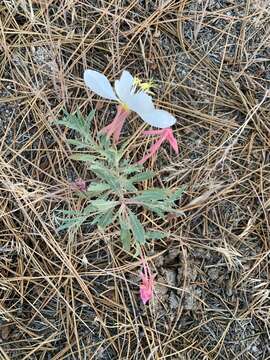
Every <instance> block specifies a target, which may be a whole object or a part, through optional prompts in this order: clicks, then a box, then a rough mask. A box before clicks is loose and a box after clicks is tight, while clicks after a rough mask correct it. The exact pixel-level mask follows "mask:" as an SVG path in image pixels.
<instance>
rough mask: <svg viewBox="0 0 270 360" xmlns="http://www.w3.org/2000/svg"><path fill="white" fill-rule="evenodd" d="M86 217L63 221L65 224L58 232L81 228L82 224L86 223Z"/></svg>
mask: <svg viewBox="0 0 270 360" xmlns="http://www.w3.org/2000/svg"><path fill="white" fill-rule="evenodd" d="M85 219H86V218H85V217H84V216H83V217H78V218H73V219H61V220H62V222H63V224H62V225H60V226H59V227H58V228H57V230H58V231H61V230H65V229H70V228H72V227H79V226H80V225H82V223H83V222H84V221H85Z"/></svg>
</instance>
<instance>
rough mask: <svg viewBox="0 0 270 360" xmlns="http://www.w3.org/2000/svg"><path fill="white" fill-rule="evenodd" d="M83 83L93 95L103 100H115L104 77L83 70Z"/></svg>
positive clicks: (96, 72) (95, 72)
mask: <svg viewBox="0 0 270 360" xmlns="http://www.w3.org/2000/svg"><path fill="white" fill-rule="evenodd" d="M83 78H84V82H85V84H86V86H88V87H89V88H90V89H91V90H92V91H93V92H94V93H96V94H97V95H99V96H102V97H104V98H105V99H110V100H117V97H116V95H115V92H114V91H113V88H112V86H111V84H110V82H109V80H108V79H107V78H106V76H105V75H103V74H101V73H100V72H98V71H94V70H85V72H84V75H83Z"/></svg>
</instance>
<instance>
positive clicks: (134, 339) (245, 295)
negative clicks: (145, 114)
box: [0, 0, 270, 360]
mask: <svg viewBox="0 0 270 360" xmlns="http://www.w3.org/2000/svg"><path fill="white" fill-rule="evenodd" d="M269 8H270V4H269V1H266V0H265V1H259V0H243V1H242V0H234V1H232V0H227V1H226V0H219V1H218V0H201V1H199V0H178V1H162V0H160V1H158V0H156V1H146V2H145V1H137V0H131V1H124V0H108V1H103V0H96V1H94V0H92V1H91V0H88V1H87V0H61V1H52V0H51V1H48V0H46V1H45V0H44V1H41V0H39V1H38V0H35V1H34V0H2V1H1V3H0V19H1V23H0V30H1V31H0V39H1V55H0V56H1V67H0V78H1V88H0V92H1V99H0V111H1V113H0V126H1V127H0V135H1V142H0V161H1V172H0V179H1V185H0V186H1V210H0V211H1V220H0V221H1V227H0V264H1V265H0V266H1V280H0V293H1V296H0V306H1V309H0V325H1V327H0V358H1V359H5V360H6V359H51V360H60V359H76V360H77V359H79V360H81V359H192V360H195V359H220V360H223V359H230V360H233V359H235V360H236V359H237V360H238V359H256V360H261V359H269V356H270V346H269V330H270V329H269V320H270V317H269V316H270V313H269V305H270V301H269V291H270V290H269V265H268V263H269V208H270V198H269V195H270V183H269V179H270V177H269V174H270V168H269V159H270V154H269V136H270V130H269V128H270V126H269V125H270V118H269V110H270V107H269V105H270V98H269V95H270V94H269V92H267V89H269V83H270V69H269V58H270V49H269V47H268V46H269V41H270V38H269V36H270V21H269V20H270V11H269ZM87 67H88V68H94V69H99V70H100V71H103V72H104V73H106V74H107V75H108V76H109V77H110V78H111V79H114V78H116V77H118V76H119V74H120V73H121V71H122V70H123V69H125V68H126V69H129V70H130V71H131V72H132V73H133V74H137V75H139V76H140V77H141V78H143V79H147V78H153V79H154V81H155V83H156V84H157V88H156V89H155V93H156V103H157V104H158V106H159V107H162V108H164V109H167V110H169V111H171V112H172V113H173V114H174V115H175V116H176V117H177V124H176V126H175V127H174V130H175V135H176V137H177V139H178V143H179V146H180V150H181V151H180V154H179V156H175V155H174V154H173V153H171V151H170V149H169V147H163V149H162V151H161V152H160V153H159V156H158V158H157V159H156V160H153V161H152V162H150V163H148V164H147V166H148V167H149V168H153V169H154V170H156V171H157V172H158V178H157V179H158V180H156V182H155V185H159V186H166V187H170V188H177V187H181V186H185V187H186V190H185V193H184V196H183V199H182V201H181V202H180V204H179V207H180V208H181V209H182V210H183V211H184V213H185V217H179V218H173V217H169V218H168V219H167V220H166V221H161V220H158V221H157V222H154V221H153V219H151V217H150V214H148V213H146V212H145V213H141V214H140V217H141V219H142V220H143V222H144V225H145V227H151V228H157V229H158V228H159V229H164V230H166V231H169V232H170V234H171V235H170V237H168V238H167V239H165V240H162V241H156V242H153V243H151V244H149V246H148V248H147V251H148V255H149V262H150V263H151V267H152V269H153V271H154V272H155V273H156V274H157V276H156V295H155V299H154V301H153V302H152V303H151V304H150V305H149V306H145V307H144V306H142V305H141V304H140V302H139V298H138V285H139V278H138V274H139V266H138V261H136V260H135V259H134V258H133V257H132V256H131V255H130V254H127V253H125V252H124V251H123V250H122V249H121V245H120V241H119V230H118V228H117V227H111V228H110V230H109V231H107V232H106V233H105V234H104V233H102V232H100V231H98V230H97V229H96V228H90V229H89V228H87V227H82V229H80V231H78V232H77V233H74V232H70V233H66V232H61V233H58V232H57V230H56V228H57V221H56V219H55V210H56V209H60V208H63V207H66V208H67V207H69V208H70V209H76V208H77V209H79V208H80V207H81V206H82V203H81V202H80V201H79V200H78V198H77V197H76V196H75V194H74V193H73V192H72V191H71V190H70V187H69V183H70V181H72V180H74V179H75V178H76V177H78V176H81V177H83V178H87V179H90V176H91V174H89V173H86V171H85V169H84V168H83V167H79V166H78V163H76V162H74V161H71V160H70V159H69V155H70V148H69V147H68V145H67V143H66V135H67V131H66V130H65V129H63V128H60V127H57V126H54V125H53V120H54V119H57V118H59V117H60V116H61V114H62V109H63V108H67V109H68V110H69V111H74V110H75V109H76V108H77V107H79V108H80V109H81V111H82V113H83V114H87V113H89V111H90V110H91V109H93V108H97V113H96V116H95V123H94V126H93V133H96V132H97V130H98V129H100V128H101V127H102V126H103V125H104V124H107V123H108V122H109V121H110V120H111V118H112V116H113V113H112V112H113V111H114V107H112V106H111V105H109V104H108V103H107V102H105V101H102V100H100V99H98V97H96V96H94V95H93V94H92V93H90V92H88V91H87V90H86V89H85V86H84V84H83V81H82V74H83V69H85V68H87ZM142 126H143V125H142V121H141V120H140V119H138V117H136V116H135V115H134V114H133V116H132V117H130V120H129V122H128V124H127V126H126V127H125V131H124V135H123V138H124V139H127V138H128V137H130V138H131V145H130V147H129V151H128V155H129V156H130V157H131V158H132V159H133V160H134V161H135V160H136V159H138V158H139V157H140V156H141V155H142V154H143V153H144V152H145V151H146V150H147V148H149V145H150V143H148V142H145V141H144V140H142V139H141V138H140V137H139V136H138V134H139V131H140V130H141V129H142ZM151 185H152V184H151V183H150V182H149V183H145V184H144V186H145V188H146V187H147V186H151Z"/></svg>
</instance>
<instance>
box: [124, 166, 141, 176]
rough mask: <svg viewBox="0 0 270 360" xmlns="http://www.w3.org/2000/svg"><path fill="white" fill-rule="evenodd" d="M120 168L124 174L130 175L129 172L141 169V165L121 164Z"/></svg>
mask: <svg viewBox="0 0 270 360" xmlns="http://www.w3.org/2000/svg"><path fill="white" fill-rule="evenodd" d="M121 169H122V171H123V174H124V175H130V174H133V173H136V172H139V171H141V169H142V166H141V165H128V164H122V166H121Z"/></svg>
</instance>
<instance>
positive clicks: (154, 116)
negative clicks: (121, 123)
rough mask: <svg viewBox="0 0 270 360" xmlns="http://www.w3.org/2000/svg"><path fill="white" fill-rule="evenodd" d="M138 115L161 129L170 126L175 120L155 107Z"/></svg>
mask: <svg viewBox="0 0 270 360" xmlns="http://www.w3.org/2000/svg"><path fill="white" fill-rule="evenodd" d="M140 115H141V118H142V119H143V120H144V121H145V122H146V123H147V124H149V125H151V126H155V127H158V128H161V129H164V128H167V127H170V126H172V125H173V124H175V122H176V119H175V117H174V116H172V115H171V114H170V113H168V112H167V111H165V110H158V109H155V110H154V111H151V112H148V113H142V114H140Z"/></svg>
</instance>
